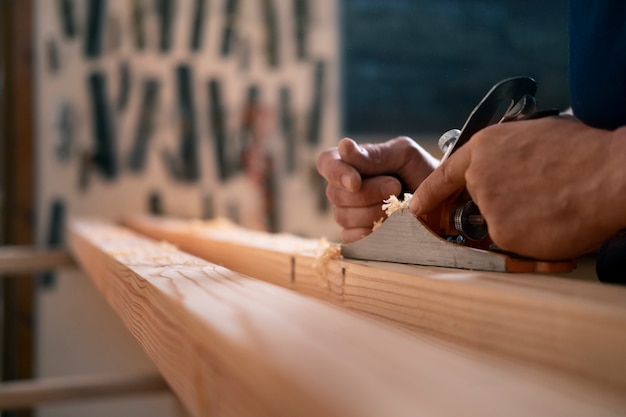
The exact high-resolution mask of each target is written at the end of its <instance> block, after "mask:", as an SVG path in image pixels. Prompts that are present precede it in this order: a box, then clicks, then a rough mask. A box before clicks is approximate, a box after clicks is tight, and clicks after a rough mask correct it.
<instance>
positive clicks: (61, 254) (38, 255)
mask: <svg viewBox="0 0 626 417" xmlns="http://www.w3.org/2000/svg"><path fill="white" fill-rule="evenodd" d="M73 264H74V261H73V260H72V256H71V255H70V254H69V252H68V251H66V250H62V249H38V248H34V247H31V246H4V247H0V276H2V275H4V274H23V273H33V272H41V271H49V270H51V269H56V268H59V267H63V266H70V265H73Z"/></svg>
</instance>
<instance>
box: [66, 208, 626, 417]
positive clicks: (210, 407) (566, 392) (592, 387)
mask: <svg viewBox="0 0 626 417" xmlns="http://www.w3.org/2000/svg"><path fill="white" fill-rule="evenodd" d="M69 237H70V239H69V240H70V247H71V251H72V253H73V255H74V257H75V259H76V260H77V262H78V263H79V264H80V266H81V268H82V269H84V271H85V272H86V273H87V275H88V276H89V277H91V279H92V280H93V281H94V283H95V284H96V286H97V288H98V289H99V291H100V292H101V294H102V295H103V297H105V298H106V299H107V300H108V302H109V303H110V305H111V306H112V307H113V309H114V310H115V311H116V312H117V314H118V315H119V317H120V319H121V320H122V321H123V322H124V324H125V325H126V327H127V328H128V330H129V331H130V332H131V333H132V334H133V336H134V337H135V338H136V339H137V341H138V342H139V343H140V344H141V346H142V347H143V349H144V350H145V351H146V353H147V354H148V355H149V357H150V358H151V359H152V361H153V362H154V363H155V365H156V366H157V368H158V370H159V372H160V373H161V374H162V376H163V377H164V379H165V380H166V382H167V384H168V385H169V387H170V388H171V390H172V391H173V392H174V394H175V395H176V396H177V398H178V399H179V400H180V402H181V404H182V406H183V408H184V410H185V412H186V413H188V414H189V415H193V416H207V415H226V416H229V415H232V416H247V415H249V416H281V415H284V416H293V415H298V416H322V415H323V416H369V415H371V416H380V415H393V416H405V415H406V416H409V415H411V416H413V415H428V416H458V415H464V416H490V415H493V416H496V415H497V416H502V415H507V416H516V415H519V416H528V415H550V416H559V415H562V416H574V415H581V416H582V415H587V416H590V415H593V416H623V415H625V414H626V395H625V394H626V289H624V288H621V287H618V286H612V285H602V284H600V283H596V282H585V281H577V280H571V279H565V278H559V277H554V276H546V275H539V274H505V273H487V272H478V271H467V270H455V269H445V268H437V267H420V266H409V265H399V264H391V263H381V262H367V261H351V260H346V259H341V258H340V257H337V256H336V252H333V246H332V245H331V244H329V243H327V242H325V241H323V240H317V239H303V238H299V237H295V236H289V235H271V234H267V233H262V232H256V231H251V230H246V229H242V228H239V227H237V226H234V225H232V224H229V223H225V222H219V221H213V222H201V221H192V220H178V219H172V218H159V217H133V218H130V219H125V220H124V222H123V225H119V224H113V223H110V222H103V221H100V220H86V219H76V220H74V221H72V222H71V225H70V228H69Z"/></svg>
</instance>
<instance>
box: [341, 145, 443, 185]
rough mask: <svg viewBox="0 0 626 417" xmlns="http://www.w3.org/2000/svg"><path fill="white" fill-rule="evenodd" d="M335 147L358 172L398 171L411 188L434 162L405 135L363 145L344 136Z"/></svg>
mask: <svg viewBox="0 0 626 417" xmlns="http://www.w3.org/2000/svg"><path fill="white" fill-rule="evenodd" d="M337 149H338V151H339V156H340V157H341V159H342V160H343V161H344V162H345V163H347V164H349V165H351V166H352V167H354V168H355V169H356V170H357V171H358V172H359V173H360V174H361V175H363V176H367V177H370V176H376V175H389V174H394V175H399V176H400V177H401V178H402V179H403V180H404V181H405V182H406V184H407V186H409V187H410V188H411V189H414V188H416V187H417V186H418V185H419V183H420V182H421V181H422V180H423V179H424V178H425V177H426V176H427V175H428V174H429V173H430V172H431V171H432V169H433V167H434V166H436V165H437V160H436V159H435V158H433V157H432V156H431V155H430V154H429V153H428V152H426V151H425V150H424V149H422V148H421V147H420V146H419V145H417V144H416V143H415V142H414V141H413V140H412V139H410V138H408V137H406V136H400V137H397V138H395V139H391V140H388V141H386V142H382V143H370V144H364V145H359V144H357V143H356V142H355V141H354V140H352V139H348V138H345V139H342V140H341V141H339V144H338V145H337Z"/></svg>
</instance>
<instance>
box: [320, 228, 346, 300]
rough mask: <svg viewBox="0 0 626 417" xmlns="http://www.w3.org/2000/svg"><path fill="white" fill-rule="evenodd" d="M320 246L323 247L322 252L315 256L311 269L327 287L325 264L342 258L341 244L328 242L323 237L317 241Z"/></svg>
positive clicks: (321, 283)
mask: <svg viewBox="0 0 626 417" xmlns="http://www.w3.org/2000/svg"><path fill="white" fill-rule="evenodd" d="M319 246H320V248H324V250H323V251H322V253H321V254H320V255H318V256H317V258H316V259H315V261H314V262H313V270H314V271H315V274H316V275H317V279H318V281H319V283H320V285H321V286H322V287H323V288H327V287H328V280H327V279H326V276H327V266H328V263H329V262H330V261H331V260H333V259H342V258H343V257H342V256H341V245H339V244H338V243H329V242H328V241H327V240H326V239H325V238H321V239H320V241H319Z"/></svg>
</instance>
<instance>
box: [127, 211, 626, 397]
mask: <svg viewBox="0 0 626 417" xmlns="http://www.w3.org/2000/svg"><path fill="white" fill-rule="evenodd" d="M126 223H127V224H128V225H129V226H130V227H132V228H133V229H135V230H137V231H140V232H141V233H144V234H146V235H147V236H151V237H153V238H156V239H161V240H166V241H168V242H171V243H173V244H175V245H177V246H179V247H180V248H181V249H182V250H185V251H187V252H189V253H192V254H194V255H196V256H200V257H202V258H203V259H206V260H209V261H211V262H215V263H218V264H221V265H224V266H225V267H227V268H229V269H233V270H236V271H241V272H244V273H247V274H249V275H251V276H254V277H255V278H258V279H262V280H269V277H270V276H271V275H273V274H275V273H277V272H276V271H275V269H265V268H264V267H262V265H264V262H265V261H264V259H263V258H264V257H265V256H266V255H265V253H270V254H271V257H272V259H279V260H278V261H277V263H276V265H281V266H280V267H276V268H284V267H285V265H289V264H291V265H292V268H291V270H290V271H289V272H288V271H284V270H281V272H280V273H282V274H283V275H285V276H287V275H291V276H292V277H293V278H292V280H291V281H290V282H289V283H288V285H286V286H287V287H289V288H292V289H294V290H296V291H299V292H302V293H305V294H309V295H313V296H316V297H319V298H322V299H324V300H327V301H331V302H333V303H335V304H338V305H341V306H344V307H347V308H349V309H351V310H354V311H358V312H361V313H366V314H369V315H372V316H375V317H378V318H382V319H384V320H386V321H389V322H392V323H395V324H399V325H402V326H404V327H406V328H409V329H412V330H414V331H420V332H427V333H429V334H432V335H435V336H438V337H442V338H445V339H447V340H450V341H453V342H455V343H463V344H466V345H468V346H472V347H477V348H479V349H481V350H485V351H491V352H496V353H498V354H501V355H503V356H506V357H509V358H515V359H519V360H523V361H524V362H530V363H536V364H540V365H542V366H548V367H551V368H553V369H558V370H560V371H565V372H567V373H569V374H571V375H572V376H578V377H583V378H592V379H594V380H597V381H600V382H602V383H605V384H607V385H608V386H612V387H614V388H616V389H618V390H622V391H624V390H626V289H625V288H622V287H617V286H611V285H602V284H599V283H593V282H582V281H575V280H570V279H564V278H558V277H553V276H546V275H539V274H505V273H492V272H477V271H467V270H456V269H447V268H436V267H420V266H413V265H410V266H409V265H401V264H394V263H384V262H364V261H347V260H333V261H330V262H328V263H326V265H325V266H324V268H323V270H322V271H319V268H316V257H317V256H318V255H319V253H320V251H319V250H317V251H315V250H314V248H315V247H317V245H318V242H317V241H315V240H307V239H296V238H293V237H281V235H267V234H262V233H258V232H252V231H248V230H244V229H240V228H237V227H235V226H233V225H231V226H230V229H229V227H228V226H224V225H222V226H220V227H215V226H214V225H213V224H211V223H208V222H207V223H201V222H198V221H184V220H175V219H160V218H155V217H134V218H132V219H129V220H128V221H127V222H126ZM281 239H284V240H281ZM294 239H295V240H294ZM250 248H254V249H255V250H254V251H250ZM267 256H269V255H267ZM243 258H245V259H246V263H247V264H249V265H258V266H259V267H258V268H256V269H254V268H248V269H246V270H245V271H243V270H241V269H240V260H241V259H243Z"/></svg>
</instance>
